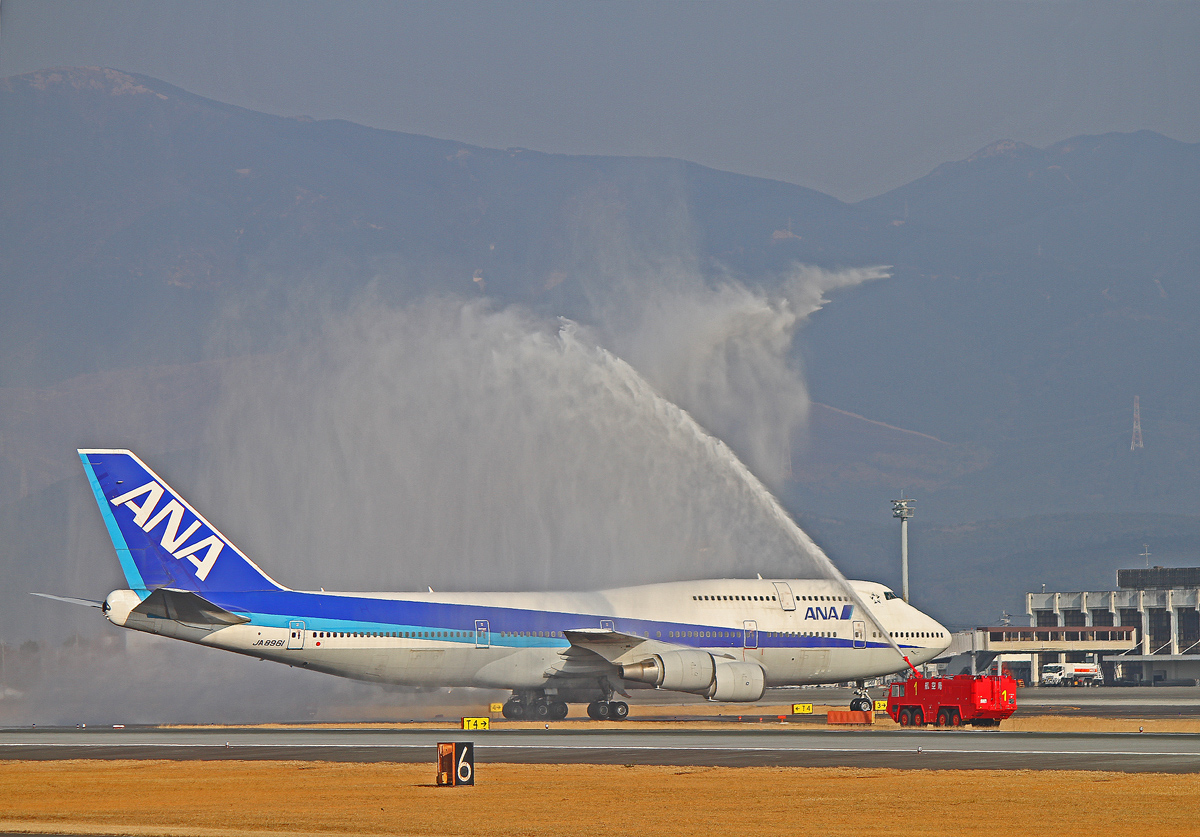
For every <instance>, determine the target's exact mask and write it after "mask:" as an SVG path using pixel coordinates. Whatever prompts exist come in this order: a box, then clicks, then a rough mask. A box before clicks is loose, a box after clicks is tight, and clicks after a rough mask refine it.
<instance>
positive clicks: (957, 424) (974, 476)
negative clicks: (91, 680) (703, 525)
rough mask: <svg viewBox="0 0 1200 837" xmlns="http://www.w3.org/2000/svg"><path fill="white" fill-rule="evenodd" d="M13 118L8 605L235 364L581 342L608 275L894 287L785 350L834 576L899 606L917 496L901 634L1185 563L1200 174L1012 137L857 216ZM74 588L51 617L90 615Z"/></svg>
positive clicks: (482, 162)
mask: <svg viewBox="0 0 1200 837" xmlns="http://www.w3.org/2000/svg"><path fill="white" fill-rule="evenodd" d="M0 117H2V119H0V161H3V164H2V165H0V292H2V294H3V297H2V304H0V387H2V388H0V533H2V534H0V561H2V563H0V576H2V577H0V581H3V583H4V586H5V587H6V588H9V589H13V588H16V587H20V588H22V589H24V588H26V587H28V586H29V584H30V582H31V580H34V581H37V583H38V584H39V585H40V586H42V587H47V586H50V585H53V584H54V583H55V582H56V580H58V576H57V574H56V573H55V572H54V571H53V569H54V563H53V562H54V560H55V556H56V555H61V554H63V553H66V552H77V551H79V550H80V549H81V548H82V547H81V546H80V545H79V544H74V543H69V542H68V540H69V535H68V534H67V533H68V527H66V526H65V525H59V524H63V523H64V522H65V521H66V519H67V518H68V517H69V516H70V515H73V514H74V515H78V514H87V512H86V511H85V510H84V509H83V508H82V507H81V506H79V505H78V502H77V499H76V500H71V499H70V495H71V494H72V492H76V491H77V488H78V487H77V486H76V487H71V486H72V485H73V484H74V483H79V482H80V481H81V475H80V473H79V468H78V464H77V462H76V461H75V458H74V453H73V447H74V446H75V444H77V443H79V444H85V443H96V442H97V441H98V440H99V439H100V437H103V438H104V439H108V440H109V441H108V442H107V443H106V444H111V445H114V446H115V445H119V444H124V443H125V440H126V439H138V440H139V442H140V443H141V445H142V448H141V449H142V450H143V451H145V454H144V455H150V454H153V455H157V456H161V457H163V458H166V459H167V460H168V461H171V462H176V463H182V462H184V461H185V460H186V459H187V457H188V456H189V455H191V454H192V452H193V449H194V448H195V447H196V442H195V439H196V438H197V437H198V435H199V430H198V428H199V426H200V424H202V422H203V420H204V410H205V405H206V403H208V402H207V400H206V399H207V396H208V395H209V394H211V392H212V388H213V387H214V386H215V384H214V380H215V377H216V376H217V375H218V374H219V372H220V369H221V368H222V366H223V365H225V364H236V363H238V362H239V360H238V359H239V358H246V357H252V356H260V355H263V354H266V353H272V352H276V351H279V350H281V349H282V348H285V347H286V346H287V345H289V341H292V340H294V339H295V334H296V332H297V330H303V329H304V328H305V326H306V324H308V323H311V322H315V320H316V319H317V318H319V317H320V316H321V313H322V312H324V311H326V310H328V308H329V307H330V306H334V307H336V306H337V305H338V304H339V303H340V302H342V301H345V300H347V299H349V298H351V297H353V296H354V295H356V294H358V293H359V292H361V291H362V290H363V289H364V288H367V287H368V286H370V287H371V288H372V289H373V292H375V293H378V294H379V295H380V296H381V298H383V299H386V300H390V301H403V300H405V299H409V298H412V297H415V296H418V295H421V294H427V293H430V292H437V293H446V294H456V295H462V296H467V297H470V296H483V295H486V296H487V297H489V298H491V299H493V300H495V301H496V302H497V304H505V303H519V304H521V305H523V306H526V307H528V308H529V309H531V310H534V311H537V312H540V313H542V314H546V315H553V316H564V317H570V318H572V319H575V320H578V321H579V322H581V323H588V322H589V321H590V319H591V318H592V317H593V314H594V310H595V305H596V283H597V281H599V280H598V277H600V278H603V277H604V276H605V275H608V274H607V273H606V272H605V270H602V269H600V267H598V266H600V265H604V264H605V263H611V262H617V263H618V264H617V266H616V267H612V266H611V264H610V265H609V268H608V269H609V270H612V271H619V270H620V267H621V264H628V265H637V266H646V265H651V266H653V265H658V264H661V263H663V262H665V261H669V260H679V259H681V258H682V259H683V260H684V261H685V262H686V263H687V264H688V265H689V266H690V268H691V269H693V270H695V271H698V272H699V273H701V274H703V275H704V276H708V277H712V278H714V279H717V278H721V277H727V278H732V279H735V280H737V281H739V282H741V283H744V284H746V285H748V286H751V287H754V288H761V289H763V290H764V291H766V292H771V291H773V290H774V289H775V288H776V286H777V285H778V284H779V283H780V282H781V281H782V277H783V276H784V275H785V274H786V273H787V271H788V269H789V267H790V266H792V265H794V264H797V263H800V264H811V265H817V266H820V267H824V268H828V269H839V268H849V267H865V266H872V265H889V266H891V269H890V278H887V279H882V280H876V281H872V282H866V283H863V284H860V285H857V286H854V287H848V288H845V289H842V290H839V291H835V292H833V293H832V295H831V301H830V303H829V304H828V305H826V306H825V307H824V308H823V309H822V310H820V311H818V312H817V313H816V314H814V315H813V317H812V320H811V322H810V323H809V324H808V325H807V326H805V327H804V328H803V330H802V331H801V332H800V336H799V338H798V340H797V343H796V346H795V348H794V360H795V362H796V363H798V364H802V365H803V368H804V370H805V374H806V378H807V380H808V384H809V391H810V394H811V396H812V398H813V400H814V402H815V403H814V406H813V409H812V413H811V415H810V420H809V429H808V435H807V443H806V444H803V443H798V444H797V447H796V448H795V449H794V450H793V452H792V461H791V477H790V479H789V480H787V482H786V483H785V484H784V485H783V486H782V487H781V489H780V493H781V496H782V499H783V500H784V502H785V505H787V507H788V508H789V510H791V511H792V512H793V513H794V514H795V515H796V516H797V517H798V519H799V520H800V521H801V523H802V524H803V525H804V526H805V527H806V528H807V529H808V530H809V531H810V532H811V533H812V534H813V535H814V537H816V539H817V540H818V542H820V543H822V544H823V545H824V546H826V547H827V548H828V550H829V551H830V554H831V555H832V557H833V558H834V559H835V561H837V562H838V564H839V566H841V567H842V568H843V569H844V570H845V571H846V572H847V573H848V574H851V575H858V576H865V577H870V578H878V579H879V580H881V581H885V582H892V583H895V582H896V571H895V563H897V561H896V558H895V555H894V550H895V539H896V532H895V529H894V528H893V526H892V525H891V523H890V520H889V509H888V504H887V501H888V500H889V499H891V498H892V497H893V496H896V495H897V492H899V491H900V490H901V489H905V490H907V491H908V492H909V494H910V495H912V496H915V497H917V498H918V505H917V509H918V512H917V515H918V516H917V518H916V519H915V521H914V524H913V547H914V561H913V564H914V585H923V586H924V587H925V589H926V591H927V592H926V593H925V594H923V595H924V597H925V598H924V599H922V598H921V597H918V600H917V602H916V603H917V604H918V605H921V606H923V607H925V608H926V609H928V610H930V612H932V613H933V614H934V615H936V616H939V617H940V618H943V619H947V620H949V621H951V622H955V623H964V624H965V623H969V622H976V621H982V618H981V616H980V614H986V616H987V618H988V619H994V618H995V616H996V615H998V613H999V611H1000V609H1001V608H1007V609H1009V610H1012V609H1014V608H1016V607H1018V606H1020V599H1019V596H1018V594H1019V593H1020V592H1021V591H1024V590H1026V589H1034V585H1035V584H1041V583H1043V582H1045V583H1048V584H1051V585H1059V584H1061V585H1062V586H1064V587H1072V586H1078V585H1085V584H1086V585H1091V586H1095V585H1107V584H1111V583H1112V581H1111V580H1112V570H1113V569H1115V568H1116V567H1117V566H1129V565H1136V564H1135V562H1136V561H1137V560H1139V559H1137V558H1136V556H1137V554H1138V553H1139V552H1141V551H1142V544H1143V543H1144V542H1147V541H1148V542H1149V543H1150V545H1151V551H1152V553H1153V554H1154V556H1155V559H1154V560H1155V561H1156V562H1158V563H1186V564H1195V563H1196V562H1198V561H1200V511H1198V509H1197V498H1198V497H1200V469H1198V467H1197V466H1198V465H1200V386H1197V374H1196V371H1195V367H1196V360H1197V358H1200V284H1198V283H1197V282H1196V279H1195V269H1196V264H1197V263H1198V256H1200V252H1198V250H1200V238H1198V235H1197V233H1200V145H1197V144H1187V143H1180V142H1176V141H1174V140H1171V139H1168V138H1166V137H1163V136H1161V135H1158V134H1154V133H1150V132H1138V133H1133V134H1106V135H1102V136H1089V137H1076V138H1073V139H1068V140H1064V141H1063V142H1060V143H1057V144H1055V145H1053V146H1050V147H1048V148H1045V149H1037V148H1031V147H1029V146H1025V145H1022V144H1021V143H1018V142H1013V141H1009V140H1002V141H998V142H996V143H995V144H993V145H991V146H989V147H987V148H985V149H982V150H981V151H979V152H978V153H976V154H974V155H972V156H971V157H969V158H968V159H966V160H961V161H955V162H948V163H946V164H944V165H942V166H940V167H938V168H937V169H935V170H934V171H933V172H931V173H930V174H929V175H927V176H926V177H923V178H920V179H919V180H916V181H914V182H912V183H909V184H907V185H905V186H903V187H901V188H899V189H895V190H893V191H891V192H888V193H887V194H884V195H880V196H878V197H875V198H872V199H869V200H865V201H862V202H860V203H857V204H846V203H843V202H841V201H838V200H836V199H834V198H832V197H829V196H828V195H824V194H821V193H819V192H816V191H814V190H811V189H805V188H803V187H801V186H795V185H791V184H787V183H780V182H774V181H767V180H762V179H758V178H752V177H746V176H741V175H736V174H731V173H727V172H720V171H714V170H711V169H707V168H704V167H702V166H698V165H694V164H691V163H687V162H683V161H679V160H670V159H640V158H606V157H572V156H565V155H551V154H543V153H538V152H533V151H527V150H522V149H507V150H493V149H485V148H478V147H473V146H468V145H464V144H462V143H458V142H454V141H451V140H442V139H432V138H429V137H421V136H415V135H410V134H402V133H396V132H388V131H380V130H375V129H371V128H367V127H363V126H359V125H354V124H351V123H348V122H342V121H336V120H330V121H314V120H311V119H307V118H304V117H297V118H281V117H275V116H268V115H265V114H262V113H256V112H252V111H248V110H245V109H241V108H237V107H233V106H229V105H224V104H221V103H218V102H214V101H211V100H207V99H204V98H201V97H199V96H195V95H193V94H190V93H187V92H186V91H183V90H180V89H178V88H175V87H172V86H170V85H168V84H165V83H163V82H160V81H157V80H155V79H151V78H147V77H143V76H137V75H133V74H125V73H120V72H117V71H113V70H96V69H61V70H54V71H45V72H41V73H36V74H29V75H24V76H17V77H13V78H9V79H5V80H3V81H0ZM681 254H682V255H681ZM114 393H115V394H125V395H127V396H128V398H129V400H130V401H131V402H132V403H138V404H141V405H153V407H152V409H147V410H142V411H140V412H139V413H138V414H137V415H129V414H128V413H126V412H123V411H122V410H120V409H119V408H118V406H116V405H118V404H119V401H118V400H117V399H116V398H115V397H114ZM1134 396H1138V397H1139V399H1140V405H1141V422H1142V428H1143V438H1144V440H1145V447H1144V448H1143V449H1140V450H1136V451H1131V450H1130V441H1131V437H1130V434H1131V430H1132V406H1133V399H1134ZM147 440H149V441H147ZM147 445H148V446H149V449H147ZM979 521H984V522H979ZM231 534H232V533H231ZM86 549H87V551H88V553H89V554H90V555H98V554H103V553H104V551H105V547H104V544H89V545H87V547H86ZM109 563H111V564H112V565H113V566H112V567H111V568H108V569H105V570H104V572H105V573H106V574H107V575H106V578H105V583H112V584H115V583H117V582H116V579H115V578H109V576H114V574H115V571H116V568H115V562H111V561H110V562H109ZM31 565H36V569H35V570H32V571H30V570H29V567H30V566H31ZM74 573H75V575H74V577H72V578H70V579H69V583H70V584H71V585H73V587H72V589H70V590H61V592H66V593H72V594H76V595H80V594H83V593H86V592H88V591H87V590H86V589H85V587H86V586H87V585H94V584H95V583H96V580H95V579H93V578H88V577H86V573H83V571H81V570H79V569H78V568H76V570H75V571H74ZM101 586H102V585H101ZM59 587H60V589H61V584H59ZM107 589H108V588H107V587H105V588H104V590H103V591H101V590H99V589H97V590H95V591H94V592H95V593H96V594H102V593H103V592H106V591H107ZM10 613H12V614H13V615H12V616H11V617H10V618H8V619H4V620H3V621H2V622H0V634H2V635H19V634H20V633H21V630H22V629H21V628H20V627H19V625H21V624H37V623H38V622H37V620H38V617H36V616H32V615H30V614H31V613H33V609H32V607H31V606H29V605H26V603H25V602H24V600H23V599H22V600H21V601H20V602H14V606H13V608H10ZM21 620H24V621H21Z"/></svg>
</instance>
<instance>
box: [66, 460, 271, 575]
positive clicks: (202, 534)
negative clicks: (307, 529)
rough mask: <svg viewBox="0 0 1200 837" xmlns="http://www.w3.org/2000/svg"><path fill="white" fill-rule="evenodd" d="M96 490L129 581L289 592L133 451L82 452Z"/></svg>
mask: <svg viewBox="0 0 1200 837" xmlns="http://www.w3.org/2000/svg"><path fill="white" fill-rule="evenodd" d="M79 458H80V460H82V461H83V468H84V470H85V471H86V472H87V475H88V482H90V483H91V486H92V493H93V494H95V495H96V502H97V503H98V504H99V505H100V513H101V515H103V517H104V523H105V525H106V526H107V527H108V535H109V537H111V538H112V542H113V546H115V547H116V549H117V558H118V559H120V561H121V569H122V570H123V571H124V572H125V578H126V579H127V580H128V581H129V586H130V588H132V589H133V590H136V591H137V592H138V594H139V595H141V596H142V598H145V597H146V596H147V595H148V594H149V591H151V590H155V589H157V588H159V587H169V588H172V589H175V590H191V591H193V592H197V593H203V592H207V591H242V590H283V589H286V588H284V587H283V586H281V585H279V584H277V583H276V582H275V581H273V580H272V579H271V578H270V577H269V576H268V575H267V574H266V573H264V572H263V571H262V570H260V569H259V568H258V567H257V566H255V564H254V562H253V561H251V560H250V559H249V558H247V557H246V556H245V555H243V554H242V553H241V551H240V550H239V549H238V548H237V547H236V546H234V545H233V544H232V543H230V542H229V540H228V539H227V538H226V537H225V536H224V535H222V534H221V533H220V532H218V531H217V530H216V528H215V527H214V526H213V525H212V524H210V523H209V522H208V521H207V520H205V519H204V518H203V517H201V515H200V513H199V512H197V511H196V510H195V509H193V508H192V507H191V506H189V505H188V503H187V501H186V500H184V499H183V498H182V497H180V496H179V494H178V493H176V492H175V491H174V490H172V488H171V487H170V486H169V485H167V484H166V483H165V482H163V480H161V479H160V478H159V477H158V475H157V474H155V473H154V472H153V471H151V470H150V469H149V468H147V467H146V465H145V464H144V463H143V462H142V460H140V459H138V458H137V457H136V456H134V455H133V453H131V452H130V451H127V450H81V451H79Z"/></svg>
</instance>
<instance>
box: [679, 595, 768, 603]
mask: <svg viewBox="0 0 1200 837" xmlns="http://www.w3.org/2000/svg"><path fill="white" fill-rule="evenodd" d="M692 601H693V602H773V601H775V597H774V596H692Z"/></svg>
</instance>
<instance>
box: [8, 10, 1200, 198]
mask: <svg viewBox="0 0 1200 837" xmlns="http://www.w3.org/2000/svg"><path fill="white" fill-rule="evenodd" d="M2 2H3V5H2V6H0V75H4V76H7V75H13V74H17V73H23V72H28V71H31V70H37V69H42V68H45V67H51V66H59V65H87V66H92V65H102V66H109V67H115V68H118V69H122V70H128V71H132V72H140V73H146V74H148V75H151V76H155V77H157V78H160V79H163V80H165V81H168V82H171V83H173V84H176V85H179V86H180V87H184V88H186V89H188V90H191V91H193V92H196V93H200V94H202V95H205V96H209V97H212V98H214V99H219V100H221V101H225V102H232V103H235V104H239V105H244V106H246V107H250V108H254V109H256V110H263V111H268V112H272V113H278V114H285V115H296V114H309V115H312V116H315V117H318V118H332V117H337V118H344V119H349V120H352V121H355V122H360V123H363V124H367V125H373V126H377V127H381V128H389V129H395V130H402V131H409V132H413V133H419V134H429V135H433V136H438V137H446V138H450V139H457V140H460V141H464V142H471V143H476V144H479V145H485V146H491V147H501V148H503V147H509V146H522V147H526V148H533V149H539V150H545V151H554V152H565V153H574V154H645V155H663V156H671V157H681V158H684V159H688V160H694V161H696V162H700V163H704V164H706V165H710V166H713V167H716V168H721V169H727V170H732V171H737V172H743V173H746V174H755V175H762V176H767V177H774V178H779V179H782V180H788V181H791V182H793V183H799V184H802V185H805V186H811V187H813V188H817V189H821V190H822V191H826V192H829V193H831V194H833V195H836V196H838V197H840V198H843V199H847V200H855V199H859V198H862V197H867V196H870V195H873V194H877V193H879V192H882V191H885V190H886V189H888V188H891V187H893V186H897V185H900V184H901V183H904V182H907V181H908V180H911V179H912V178H914V177H918V176H920V175H922V174H925V173H927V172H928V171H929V170H930V169H931V168H933V167H934V166H936V165H937V164H938V163H941V162H944V161H946V160H950V159H959V158H962V157H964V156H967V155H968V154H970V153H971V152H973V151H975V150H977V149H978V148H980V147H982V146H984V145H986V144H988V143H990V142H992V141H994V140H997V139H1002V138H1012V139H1016V140H1021V141H1024V142H1028V143H1031V144H1034V145H1046V144H1049V143H1051V142H1055V141H1057V140H1060V139H1065V138H1067V137H1070V136H1074V135H1077V134H1081V133H1100V132H1104V131H1130V130H1136V129H1140V128H1150V129H1153V130H1156V131H1160V132H1162V133H1164V134H1167V135H1168V136H1171V137H1174V138H1176V139H1181V140H1187V141H1196V140H1198V139H1200V108H1198V107H1197V87H1198V85H1200V38H1198V37H1197V35H1200V3H1194V2H1187V3H1181V2H1168V3H1104V2H1091V1H1090V0H1089V2H1082V3H1080V2H1041V3H1039V2H1030V3H1007V2H986V3H985V2H911V3H901V2H885V3H874V2H844V1H842V0H839V2H829V3H824V2H818V3H751V2H736V3H719V2H717V3H704V2H659V3H608V2H582V3H581V2H550V3H546V2H504V3H487V2H470V3H455V2H438V3H432V2H431V3H397V2H386V3H384V2H379V3H376V2H339V3H327V2H320V3H315V2H302V1H300V0H288V2H213V1H212V0H209V2H204V3H180V2H156V0H143V2H134V1H132V0H121V1H120V2H79V3H64V2H50V0H2Z"/></svg>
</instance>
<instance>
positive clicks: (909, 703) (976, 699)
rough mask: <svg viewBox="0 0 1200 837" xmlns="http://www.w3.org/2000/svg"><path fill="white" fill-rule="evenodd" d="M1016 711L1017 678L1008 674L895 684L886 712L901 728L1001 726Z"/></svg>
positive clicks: (915, 678)
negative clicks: (929, 725)
mask: <svg viewBox="0 0 1200 837" xmlns="http://www.w3.org/2000/svg"><path fill="white" fill-rule="evenodd" d="M1016 711H1017V681H1016V680H1014V679H1013V678H1011V677H1009V676H1008V675H1007V674H1006V675H1003V676H997V675H990V676H988V675H982V674H981V675H979V676H977V677H972V676H971V675H969V674H959V675H957V676H955V677H921V676H920V675H918V674H916V673H915V672H914V674H912V675H911V676H910V677H909V678H908V679H907V680H905V681H902V682H898V683H893V684H892V685H891V688H889V689H888V698H887V713H888V715H890V716H891V718H892V720H893V721H895V722H896V723H898V724H899V725H900V726H902V727H920V726H924V725H925V724H936V725H937V726H939V727H958V726H962V725H963V724H971V725H972V726H976V727H998V726H1000V722H1001V721H1003V720H1004V719H1005V718H1007V717H1009V716H1011V715H1012V713H1014V712H1016Z"/></svg>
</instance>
